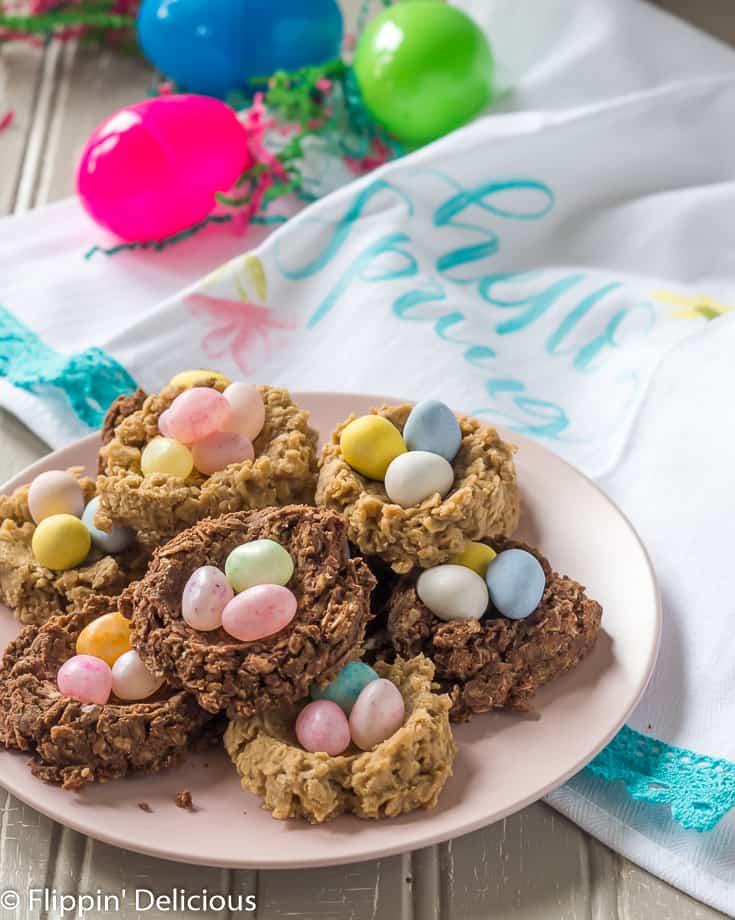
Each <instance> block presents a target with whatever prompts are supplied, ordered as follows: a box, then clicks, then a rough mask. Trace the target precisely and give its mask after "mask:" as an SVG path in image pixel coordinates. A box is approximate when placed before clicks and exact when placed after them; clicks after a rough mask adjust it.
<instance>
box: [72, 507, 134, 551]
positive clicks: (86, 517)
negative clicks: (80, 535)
mask: <svg viewBox="0 0 735 920" xmlns="http://www.w3.org/2000/svg"><path fill="white" fill-rule="evenodd" d="M99 504H100V500H99V498H98V497H97V496H95V497H94V498H93V499H92V500H91V501H90V502H89V503H88V504H87V507H86V508H85V509H84V514H83V515H82V523H83V524H84V526H85V527H86V528H87V530H88V531H89V535H90V536H91V537H92V543H94V545H95V546H96V547H97V549H99V550H101V551H102V552H103V553H107V554H109V553H121V552H122V551H123V550H124V549H127V548H128V547H129V546H130V545H131V543H132V542H133V539H134V536H135V534H134V533H133V531H132V530H131V529H130V528H129V527H121V526H120V525H119V524H113V525H112V530H111V531H110V532H109V533H107V532H106V531H104V530H99V529H98V528H97V527H95V526H94V516H95V514H97V509H98V508H99Z"/></svg>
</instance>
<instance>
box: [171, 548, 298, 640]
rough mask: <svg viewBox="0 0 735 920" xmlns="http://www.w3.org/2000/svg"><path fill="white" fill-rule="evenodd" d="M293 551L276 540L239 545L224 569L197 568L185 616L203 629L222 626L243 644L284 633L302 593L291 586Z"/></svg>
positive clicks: (184, 601) (184, 604) (184, 603)
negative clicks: (288, 585) (299, 593)
mask: <svg viewBox="0 0 735 920" xmlns="http://www.w3.org/2000/svg"><path fill="white" fill-rule="evenodd" d="M293 571H294V564H293V559H292V558H291V554H290V553H289V552H288V550H286V549H285V548H284V547H283V546H281V544H280V543H276V541H275V540H252V541H251V542H250V543H243V544H242V545H240V546H236V547H235V549H233V550H232V552H231V553H230V554H229V556H228V557H227V559H226V561H225V570H224V572H223V571H222V570H221V569H219V568H217V566H214V565H203V566H200V567H199V568H198V569H196V570H195V571H194V572H193V573H192V574H191V576H190V577H189V580H188V581H187V583H186V585H185V586H184V591H183V594H182V597H181V616H182V618H183V619H184V621H185V622H186V623H187V624H188V625H189V626H191V628H192V629H196V630H198V631H200V632H209V631H211V630H213V629H220V628H222V629H223V630H224V631H225V632H226V633H228V634H229V635H230V636H232V637H233V638H234V639H239V640H240V641H241V642H255V641H256V640H258V639H265V638H267V637H268V636H272V635H274V634H275V633H277V632H279V631H280V630H281V629H283V628H284V627H286V626H288V624H289V623H290V622H291V620H293V618H294V617H295V616H296V608H297V606H298V604H297V600H296V595H295V594H294V593H293V591H291V590H290V589H289V588H287V587H286V585H287V584H288V582H289V581H290V580H291V576H292V575H293Z"/></svg>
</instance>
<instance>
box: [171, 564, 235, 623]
mask: <svg viewBox="0 0 735 920" xmlns="http://www.w3.org/2000/svg"><path fill="white" fill-rule="evenodd" d="M233 597H234V592H233V590H232V588H231V587H230V583H229V582H228V581H227V578H226V576H225V573H224V572H223V571H222V570H221V569H218V568H217V566H215V565H203V566H200V567H199V568H198V569H195V570H194V572H192V574H191V575H190V576H189V580H188V581H187V582H186V585H185V586H184V591H183V594H182V596H181V616H182V618H183V620H184V622H186V623H188V624H189V626H191V628H192V629H198V630H200V631H201V632H209V631H210V630H212V629H219V627H220V626H221V625H222V611H223V610H224V609H225V607H226V606H227V604H229V602H230V601H231V600H232V598H233Z"/></svg>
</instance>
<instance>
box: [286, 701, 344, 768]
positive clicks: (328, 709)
mask: <svg viewBox="0 0 735 920" xmlns="http://www.w3.org/2000/svg"><path fill="white" fill-rule="evenodd" d="M296 737H297V739H298V742H299V744H300V745H301V747H302V748H304V750H306V751H311V753H312V754H316V753H317V751H323V752H324V753H325V754H330V755H331V756H332V757H336V756H337V755H338V754H341V753H342V752H343V751H345V750H346V749H347V748H348V747H349V746H350V724H349V722H348V721H347V716H346V715H345V714H344V712H343V711H342V710H341V709H340V707H339V706H338V705H337V704H336V703H332V702H331V700H316V701H315V702H313V703H309V704H308V705H307V706H304V708H303V709H302V710H301V712H300V713H299V715H298V717H297V719H296Z"/></svg>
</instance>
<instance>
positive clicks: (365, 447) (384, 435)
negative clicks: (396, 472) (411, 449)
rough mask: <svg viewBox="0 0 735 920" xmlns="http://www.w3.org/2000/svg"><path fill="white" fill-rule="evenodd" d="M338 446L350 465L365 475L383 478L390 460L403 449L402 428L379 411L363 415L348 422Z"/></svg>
mask: <svg viewBox="0 0 735 920" xmlns="http://www.w3.org/2000/svg"><path fill="white" fill-rule="evenodd" d="M339 446H340V449H341V451H342V456H343V457H344V458H345V460H346V461H347V462H348V463H349V465H350V466H351V467H352V469H353V470H357V472H358V473H362V475H363V476H367V477H368V479H378V480H382V479H384V478H385V471H386V470H387V469H388V467H389V465H390V463H391V461H392V460H395V458H396V457H397V456H398V455H399V454H405V453H406V445H405V444H404V443H403V438H402V437H401V432H400V431H399V430H398V429H397V428H396V426H395V425H393V424H391V423H390V422H389V421H388V419H387V418H383V417H382V416H381V415H363V416H361V417H360V418H356V419H355V420H354V421H353V422H350V424H349V425H347V426H346V427H345V428H344V430H343V431H342V434H341V435H340V438H339Z"/></svg>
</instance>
